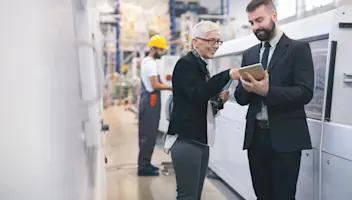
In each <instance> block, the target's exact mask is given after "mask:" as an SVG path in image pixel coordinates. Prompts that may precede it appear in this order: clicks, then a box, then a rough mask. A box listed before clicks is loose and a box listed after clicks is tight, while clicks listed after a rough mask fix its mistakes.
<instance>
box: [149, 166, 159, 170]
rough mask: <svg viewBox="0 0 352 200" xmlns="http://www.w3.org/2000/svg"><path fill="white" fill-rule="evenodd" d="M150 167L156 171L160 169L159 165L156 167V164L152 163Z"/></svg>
mask: <svg viewBox="0 0 352 200" xmlns="http://www.w3.org/2000/svg"><path fill="white" fill-rule="evenodd" d="M150 167H151V168H152V169H153V170H155V171H159V167H156V166H154V165H150Z"/></svg>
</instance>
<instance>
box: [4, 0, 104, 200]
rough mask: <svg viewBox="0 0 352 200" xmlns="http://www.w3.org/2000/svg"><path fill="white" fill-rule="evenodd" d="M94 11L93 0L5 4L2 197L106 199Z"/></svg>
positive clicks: (98, 45) (100, 75)
mask: <svg viewBox="0 0 352 200" xmlns="http://www.w3.org/2000/svg"><path fill="white" fill-rule="evenodd" d="M94 7H95V2H94V1H91V0H62V1H57V0H34V1H26V0H14V1H1V3H0V13H1V14H0V15H1V17H0V27H1V30H2V31H1V34H0V35H1V36H0V44H1V48H0V68H1V73H0V92H1V95H0V96H1V100H0V110H1V113H2V117H1V120H0V129H1V131H0V132H1V133H0V135H1V139H0V141H1V145H0V146H1V153H0V154H1V165H0V176H1V181H0V199H6V200H20V199H28V200H35V199H36V200H44V199H50V200H63V199H65V200H104V199H106V189H105V188H106V187H105V183H106V181H105V163H104V152H103V145H102V143H103V139H102V138H103V134H102V133H101V130H102V121H101V119H102V94H103V92H102V86H103V72H102V69H103V67H102V44H101V41H102V34H101V33H100V30H99V12H98V11H97V10H96V9H95V8H94Z"/></svg>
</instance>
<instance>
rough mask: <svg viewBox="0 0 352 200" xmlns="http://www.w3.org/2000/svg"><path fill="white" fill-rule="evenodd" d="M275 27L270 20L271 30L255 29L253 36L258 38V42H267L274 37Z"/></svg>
mask: <svg viewBox="0 0 352 200" xmlns="http://www.w3.org/2000/svg"><path fill="white" fill-rule="evenodd" d="M275 27H276V26H275V23H274V21H273V20H271V28H260V29H257V30H256V31H255V33H254V34H255V36H256V37H257V38H258V40H260V41H269V40H270V39H272V38H273V36H274V33H275Z"/></svg>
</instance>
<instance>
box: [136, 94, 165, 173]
mask: <svg viewBox="0 0 352 200" xmlns="http://www.w3.org/2000/svg"><path fill="white" fill-rule="evenodd" d="M159 120H160V103H159V102H158V103H157V104H156V105H155V106H151V105H150V102H149V96H147V97H146V98H144V97H142V98H141V105H140V108H139V123H138V134H139V154H138V170H139V171H143V170H148V169H150V167H151V163H150V161H151V159H152V155H153V152H154V147H155V143H156V139H157V136H158V128H159Z"/></svg>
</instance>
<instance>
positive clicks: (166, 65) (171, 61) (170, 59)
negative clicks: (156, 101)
mask: <svg viewBox="0 0 352 200" xmlns="http://www.w3.org/2000/svg"><path fill="white" fill-rule="evenodd" d="M179 58H180V57H179V56H163V57H162V59H161V60H159V62H158V71H159V75H160V79H161V82H162V83H163V84H165V85H172V81H171V80H167V76H169V77H172V73H173V71H174V68H175V65H176V63H177V61H178V59H179ZM171 94H172V92H171V91H168V90H163V91H161V113H160V122H159V131H161V132H163V133H166V132H167V130H168V128H169V121H168V120H167V116H166V115H167V114H168V111H167V109H169V106H168V105H167V103H166V102H167V100H168V99H169V97H170V95H171Z"/></svg>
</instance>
